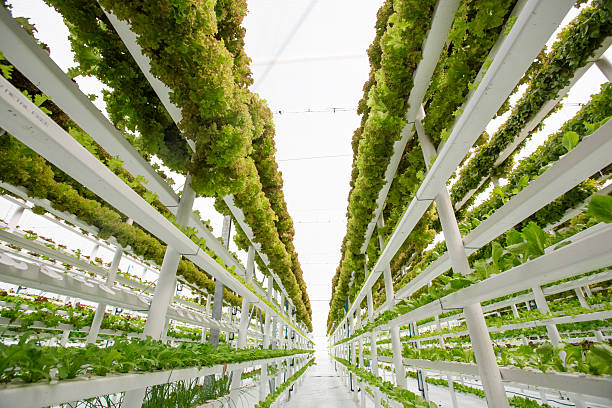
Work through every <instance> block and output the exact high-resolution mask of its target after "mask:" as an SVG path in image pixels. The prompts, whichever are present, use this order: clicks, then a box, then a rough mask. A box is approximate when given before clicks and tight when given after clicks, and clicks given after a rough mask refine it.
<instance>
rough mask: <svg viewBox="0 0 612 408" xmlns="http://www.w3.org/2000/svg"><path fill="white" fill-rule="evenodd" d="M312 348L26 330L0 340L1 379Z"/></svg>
mask: <svg viewBox="0 0 612 408" xmlns="http://www.w3.org/2000/svg"><path fill="white" fill-rule="evenodd" d="M307 352H308V351H307V350H298V349H293V350H279V349H276V350H262V349H238V350H236V349H233V348H231V347H229V346H226V345H222V346H218V347H217V348H214V347H213V346H212V345H210V344H208V343H195V342H194V343H181V344H180V345H179V346H177V347H172V346H168V345H166V344H163V343H162V342H159V341H155V340H152V339H150V338H148V339H144V340H143V339H139V338H132V339H130V340H126V339H122V338H118V339H116V341H115V342H114V344H112V345H111V346H109V347H106V348H99V347H97V346H95V345H91V344H88V345H87V346H85V347H48V346H41V345H38V344H37V342H36V341H31V340H30V339H29V334H28V333H26V334H24V335H22V337H21V338H20V341H19V343H17V344H13V345H5V344H0V356H1V357H2V358H0V361H1V363H0V368H1V370H0V372H1V373H0V382H1V383H12V382H16V383H33V382H38V381H51V380H59V381H61V380H66V379H71V378H76V377H91V376H106V375H109V374H125V373H146V372H155V371H159V370H172V369H179V368H187V367H197V368H202V367H210V366H214V365H218V364H229V363H239V362H244V361H252V360H259V359H267V358H275V357H284V356H291V355H296V354H303V353H307Z"/></svg>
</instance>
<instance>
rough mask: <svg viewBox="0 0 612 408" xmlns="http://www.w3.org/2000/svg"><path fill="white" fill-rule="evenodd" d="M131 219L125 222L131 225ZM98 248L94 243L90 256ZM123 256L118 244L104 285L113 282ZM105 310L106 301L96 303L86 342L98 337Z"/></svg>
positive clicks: (89, 342) (94, 341)
mask: <svg viewBox="0 0 612 408" xmlns="http://www.w3.org/2000/svg"><path fill="white" fill-rule="evenodd" d="M132 222H133V221H132V219H131V218H128V220H127V224H128V225H132ZM99 248H100V245H99V244H96V245H95V246H94V248H93V250H92V251H91V258H94V257H96V256H97V254H98V250H99ZM122 256H123V248H121V247H120V246H118V247H117V248H116V249H115V254H114V255H113V261H112V262H111V266H110V268H109V269H108V275H107V276H106V286H108V287H109V288H110V287H112V286H113V285H114V284H115V279H116V278H117V271H118V270H119V264H120V263H121V258H122ZM105 312H106V303H104V302H101V303H98V306H97V307H96V313H95V314H94V318H93V320H92V322H91V327H90V328H89V333H88V335H87V344H95V343H96V340H97V339H98V334H99V333H100V325H101V324H102V320H103V319H104V313H105Z"/></svg>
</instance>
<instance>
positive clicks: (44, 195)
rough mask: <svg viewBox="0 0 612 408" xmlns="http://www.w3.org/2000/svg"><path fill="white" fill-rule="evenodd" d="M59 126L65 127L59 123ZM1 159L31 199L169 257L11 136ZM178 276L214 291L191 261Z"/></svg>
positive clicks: (18, 82) (21, 82) (147, 255)
mask: <svg viewBox="0 0 612 408" xmlns="http://www.w3.org/2000/svg"><path fill="white" fill-rule="evenodd" d="M8 76H9V78H7V79H9V80H11V81H15V83H14V85H15V86H17V87H19V88H25V89H26V90H27V89H29V88H31V87H32V86H33V84H31V83H29V85H28V84H27V83H26V81H27V80H25V78H23V76H21V75H18V71H16V70H12V72H9V74H8ZM44 103H45V104H46V105H47V106H49V107H50V108H51V109H53V110H56V109H57V108H56V107H54V105H52V104H51V103H50V101H46V100H45V101H44ZM60 113H61V112H60ZM60 113H57V114H52V118H53V119H54V120H56V118H57V117H61V115H63V114H60ZM58 122H59V123H62V122H61V120H59V119H58ZM0 156H1V157H2V158H3V164H5V165H6V167H5V168H4V170H3V172H2V173H3V176H2V178H1V180H2V181H4V182H6V183H9V184H12V185H14V186H22V187H25V188H26V189H27V191H28V195H30V196H32V197H36V198H39V199H48V200H49V201H50V202H51V203H52V205H53V207H54V208H55V209H57V210H59V211H63V212H67V213H69V214H74V215H75V216H77V218H79V219H80V220H81V221H83V222H84V223H86V224H89V225H92V226H95V227H96V228H98V230H99V233H98V236H99V237H100V238H101V239H107V238H108V237H110V236H111V235H112V236H114V237H115V238H116V239H117V242H119V244H120V245H121V246H123V247H127V246H130V247H131V249H132V251H133V253H134V254H136V255H137V256H140V257H142V258H144V259H145V260H150V261H153V262H155V263H156V264H158V265H161V263H162V260H163V257H164V254H165V245H163V244H162V243H161V241H159V240H158V239H156V238H154V237H153V236H152V235H150V234H148V233H147V232H145V231H144V230H143V229H142V228H140V227H139V226H137V225H129V224H127V223H126V222H125V219H124V217H123V216H122V215H120V214H119V213H118V212H117V211H116V210H114V209H113V208H111V207H109V206H108V205H107V204H105V203H104V204H103V203H102V202H101V200H100V199H99V198H98V197H97V196H95V195H94V194H93V193H91V192H89V191H88V193H85V192H84V190H85V189H84V188H83V187H82V186H80V185H78V183H76V182H75V181H74V180H73V179H72V178H71V177H69V176H68V175H66V174H65V173H63V172H61V171H60V170H59V169H57V168H56V167H55V166H52V165H51V164H50V163H48V162H47V161H46V160H45V159H43V158H42V157H41V156H39V155H38V154H37V153H35V152H34V151H32V150H31V149H29V148H28V147H26V146H25V145H23V144H22V143H21V142H19V141H17V140H16V139H15V138H13V137H12V136H10V135H9V134H4V135H2V136H0ZM111 160H113V159H111ZM138 184H139V183H136V184H134V186H135V185H138ZM75 185H77V186H78V187H75ZM6 193H8V192H6ZM9 194H10V193H9ZM168 214H169V212H168ZM170 215H171V214H170ZM209 251H210V250H209ZM213 255H214V254H213ZM218 261H220V260H218ZM177 273H178V274H179V275H181V276H183V277H185V279H186V280H187V281H189V282H191V283H193V284H195V285H196V286H198V287H200V288H204V289H206V290H207V291H208V292H209V293H212V292H213V291H214V282H213V281H212V279H210V277H209V276H208V275H207V274H206V273H205V272H204V271H202V270H200V269H199V268H198V267H197V266H195V265H194V264H193V263H192V262H190V261H187V260H184V259H183V260H181V261H180V263H179V266H178V272H177ZM226 295H227V299H228V301H229V302H231V303H233V304H240V303H241V300H240V298H239V297H237V296H236V295H234V294H233V293H231V292H230V291H227V293H226Z"/></svg>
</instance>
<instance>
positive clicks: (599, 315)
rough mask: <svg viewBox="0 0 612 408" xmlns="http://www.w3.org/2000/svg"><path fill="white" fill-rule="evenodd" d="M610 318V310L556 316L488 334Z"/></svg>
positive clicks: (491, 329)
mask: <svg viewBox="0 0 612 408" xmlns="http://www.w3.org/2000/svg"><path fill="white" fill-rule="evenodd" d="M611 318H612V310H602V311H599V312H592V313H583V314H579V315H575V316H558V317H551V318H549V319H541V320H530V321H527V322H521V323H509V324H504V325H501V326H489V327H488V330H489V333H495V332H504V331H508V330H518V329H527V328H532V327H542V326H546V325H549V324H567V323H581V322H591V321H594V320H606V319H611ZM469 334H470V333H469V331H468V330H467V329H466V330H462V331H456V332H446V333H437V334H436V333H432V335H431V336H427V337H418V340H419V341H427V340H432V339H437V338H438V337H443V338H447V337H459V336H465V335H469Z"/></svg>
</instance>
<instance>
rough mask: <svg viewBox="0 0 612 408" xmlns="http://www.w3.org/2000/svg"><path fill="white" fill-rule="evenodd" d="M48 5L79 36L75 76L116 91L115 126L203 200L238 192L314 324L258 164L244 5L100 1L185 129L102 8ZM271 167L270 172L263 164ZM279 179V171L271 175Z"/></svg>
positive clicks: (262, 122)
mask: <svg viewBox="0 0 612 408" xmlns="http://www.w3.org/2000/svg"><path fill="white" fill-rule="evenodd" d="M49 3H50V4H51V5H52V6H54V7H55V8H56V9H57V10H58V11H59V12H60V13H61V14H62V15H63V16H64V18H65V20H66V22H67V25H68V26H69V29H70V32H71V37H70V39H71V42H72V47H73V50H74V51H75V54H76V60H77V62H79V64H80V66H79V67H78V68H76V69H74V70H72V72H71V74H72V75H94V76H96V77H97V78H99V79H100V80H101V81H102V82H104V83H105V84H107V85H108V86H109V87H110V88H112V89H113V90H112V91H109V92H106V94H105V101H106V103H107V106H108V111H109V113H110V116H111V120H112V121H113V122H114V123H115V125H116V126H118V127H119V128H120V130H122V131H124V134H126V137H127V138H128V140H130V141H131V142H133V143H134V144H135V145H136V146H137V147H140V148H141V149H142V151H143V152H146V153H148V154H157V155H159V156H160V157H161V158H162V160H164V164H166V165H168V167H170V168H171V169H172V170H175V171H178V172H180V173H183V174H185V173H186V172H189V173H190V174H191V176H192V183H191V186H192V188H194V190H195V191H196V193H197V194H198V195H204V196H217V197H222V196H224V195H226V194H229V193H234V194H235V199H236V203H237V205H238V206H239V207H240V208H241V209H242V210H243V212H244V213H245V216H246V218H247V222H248V223H249V225H250V226H251V227H252V228H253V231H254V233H255V239H256V241H257V242H259V243H260V244H262V250H263V251H264V252H265V253H266V254H267V255H268V257H269V258H270V261H271V267H272V268H273V269H274V270H275V271H276V272H277V274H278V275H279V277H280V278H281V280H282V281H283V285H284V286H285V288H286V289H287V290H288V292H289V294H290V295H291V296H292V300H294V304H296V306H297V308H298V317H299V318H300V319H302V320H305V321H306V322H308V323H307V324H309V320H310V316H309V313H308V310H307V308H306V306H305V304H304V302H303V299H307V295H306V294H305V293H302V291H301V287H303V288H305V285H304V284H303V280H302V279H301V270H299V271H297V269H295V270H294V269H292V267H296V268H299V264H298V263H295V264H294V263H292V260H291V257H292V255H290V254H289V251H288V249H287V248H286V247H285V245H284V244H283V242H281V240H280V238H279V231H277V228H276V225H275V220H277V219H279V218H283V219H284V218H286V217H287V216H288V214H287V213H286V211H285V212H284V213H282V214H276V213H275V212H274V209H273V208H272V207H271V203H270V200H269V198H268V197H266V194H265V193H264V191H263V190H262V188H263V187H262V183H261V182H260V181H261V180H260V175H259V173H258V169H257V168H256V165H255V164H256V163H255V160H254V158H253V157H252V152H253V143H254V142H255V141H256V140H258V139H260V138H265V139H266V141H265V142H263V143H264V144H266V143H269V140H271V139H270V137H267V136H265V135H264V133H265V132H264V126H272V124H271V114H270V112H269V109H268V108H267V106H266V105H265V103H264V102H263V101H261V100H260V99H259V98H258V97H257V95H255V94H252V93H250V91H248V89H247V86H248V85H249V84H250V83H251V82H252V81H251V79H250V71H249V68H248V58H247V57H246V55H245V54H244V51H243V43H244V41H243V36H244V29H243V28H242V27H241V26H240V23H241V21H242V18H243V17H244V15H245V14H246V3H245V2H243V1H228V2H223V3H219V4H217V5H216V6H214V7H212V6H211V5H206V6H202V5H198V4H195V3H194V2H193V1H191V0H185V1H184V2H182V3H183V6H184V7H182V8H177V9H173V8H172V7H170V6H167V7H159V8H158V7H155V8H152V7H148V6H147V5H146V4H144V5H141V4H139V3H138V4H137V3H133V4H130V5H129V6H128V5H125V4H122V3H120V2H114V1H107V2H103V3H101V4H102V6H103V7H104V8H105V9H107V10H110V11H112V12H113V13H114V14H116V15H117V16H118V17H119V18H120V19H122V20H127V21H129V22H130V25H131V29H132V30H133V31H134V32H135V33H136V34H137V35H138V43H139V45H140V47H141V49H142V51H143V53H144V54H145V55H147V56H148V57H149V58H150V59H151V72H152V74H153V75H154V76H156V77H158V78H159V79H161V80H162V82H164V83H165V84H166V85H168V86H169V87H170V88H171V89H172V93H171V99H172V102H173V103H174V104H176V105H177V106H178V107H179V108H180V109H181V112H182V118H183V119H182V121H181V123H180V124H179V127H180V129H179V127H177V126H176V125H175V124H174V123H173V121H172V119H171V118H170V116H169V115H168V113H167V112H166V110H165V108H164V107H163V105H162V104H161V102H160V101H159V99H158V98H157V96H156V95H155V93H154V92H153V90H152V89H151V87H150V85H149V83H148V81H147V80H146V78H144V76H143V74H142V73H141V72H140V70H139V68H138V66H137V65H136V64H135V62H134V61H133V59H132V57H131V56H130V54H129V52H127V49H126V48H125V46H124V44H123V43H122V41H121V39H120V38H119V36H118V35H117V34H116V33H115V31H114V29H113V28H112V25H111V24H110V22H109V21H108V19H107V18H106V16H105V15H104V13H103V11H102V9H101V8H100V7H99V6H98V4H97V2H95V1H91V2H88V3H87V4H82V2H74V1H71V0H68V1H64V0H57V1H56V0H49ZM77 3H78V4H77ZM192 3H194V4H192ZM91 21H99V22H100V24H91ZM187 21H189V22H192V23H193V24H191V25H190V29H189V30H185V29H184V23H185V22H187ZM162 33H163V34H162ZM162 44H163V45H162ZM196 67H197V69H196ZM128 73H129V75H128ZM130 133H132V134H134V133H137V134H138V137H135V136H130V135H129V134H130ZM184 138H186V139H188V140H193V141H195V142H196V151H195V152H194V154H191V153H190V152H189V150H188V148H187V146H186V143H185V139H184ZM264 170H265V171H268V172H269V171H271V170H270V167H266V166H265V165H263V167H262V172H263V171H264ZM272 170H276V169H272ZM277 179H280V174H277V175H276V176H274V177H272V178H270V180H277ZM272 190H274V186H273V187H272V188H271V189H270V191H272ZM277 192H278V191H277ZM276 202H278V200H276ZM279 208H280V207H279ZM285 224H287V222H285V223H284V224H283V225H285ZM289 224H290V222H289ZM282 232H283V233H285V232H287V230H286V229H285V230H283V231H282Z"/></svg>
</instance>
